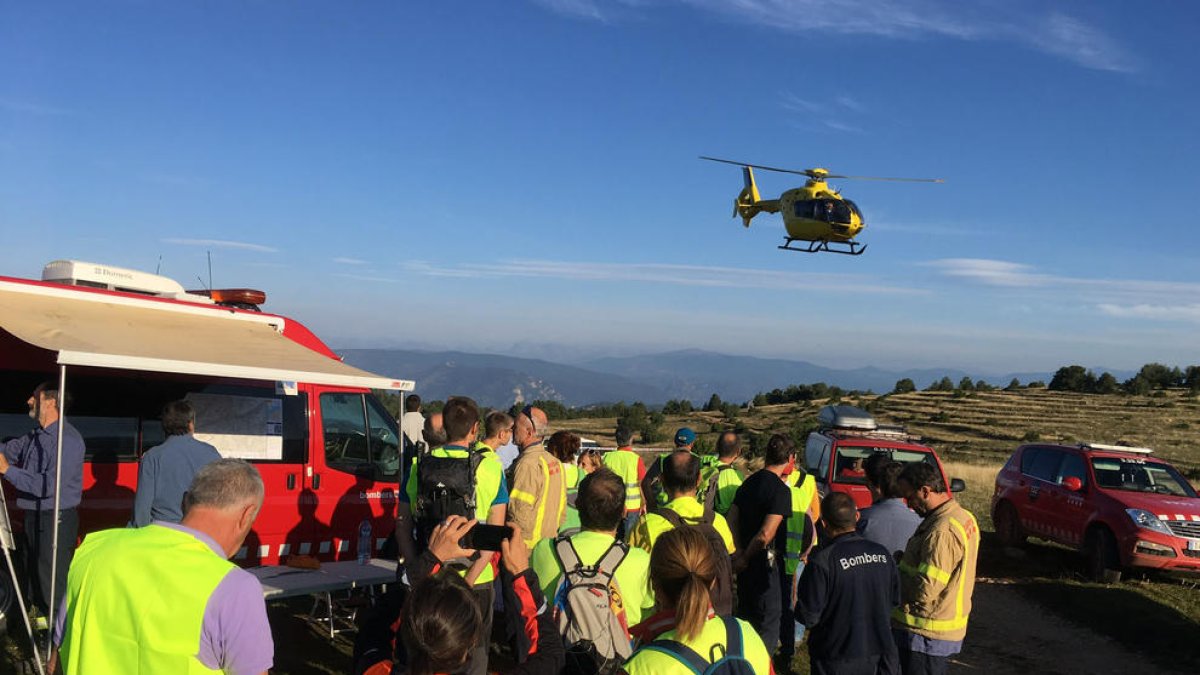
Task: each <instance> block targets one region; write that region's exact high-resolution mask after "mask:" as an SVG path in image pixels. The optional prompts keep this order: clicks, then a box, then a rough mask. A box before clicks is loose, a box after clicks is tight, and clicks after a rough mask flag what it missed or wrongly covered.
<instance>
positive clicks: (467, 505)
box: [415, 448, 483, 545]
mask: <svg viewBox="0 0 1200 675" xmlns="http://www.w3.org/2000/svg"><path fill="white" fill-rule="evenodd" d="M481 461H483V452H481V451H479V450H469V451H467V456H466V457H438V456H437V455H434V454H433V450H431V449H429V448H422V449H421V451H420V454H419V455H418V460H417V466H418V469H417V503H416V504H415V507H416V508H415V511H416V518H415V521H416V528H417V541H418V542H419V543H421V544H422V545H428V544H429V536H430V535H431V534H432V533H433V529H434V528H435V527H437V526H438V524H439V523H441V522H442V521H443V520H445V519H446V518H448V517H449V516H463V517H465V518H467V519H472V518H474V517H475V473H476V469H478V468H479V463H480V462H481Z"/></svg>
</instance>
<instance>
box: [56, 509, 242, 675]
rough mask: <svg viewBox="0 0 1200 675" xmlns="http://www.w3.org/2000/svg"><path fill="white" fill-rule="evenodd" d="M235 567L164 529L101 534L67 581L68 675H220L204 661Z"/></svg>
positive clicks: (80, 554)
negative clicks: (214, 601)
mask: <svg viewBox="0 0 1200 675" xmlns="http://www.w3.org/2000/svg"><path fill="white" fill-rule="evenodd" d="M233 567H234V565H233V563H231V562H229V561H228V560H226V559H224V558H222V557H221V556H220V555H218V554H216V553H214V552H213V550H212V549H211V548H209V546H208V544H206V543H204V542H203V541H200V540H199V539H197V538H196V537H194V536H192V535H191V534H188V533H187V532H181V531H179V530H174V529H171V528H169V527H163V526H161V525H148V526H146V527H141V528H137V529H126V528H121V529H115V530H104V531H101V532H93V533H91V534H89V535H88V536H87V538H86V539H84V541H83V545H82V546H80V547H79V550H78V551H76V552H75V559H74V561H73V562H72V563H71V571H70V572H69V573H68V574H67V598H66V601H67V626H66V630H65V631H64V635H63V643H62V647H61V648H60V649H59V663H60V672H63V673H66V674H67V675H81V674H82V673H123V674H124V673H129V674H137V673H141V674H143V675H149V674H150V673H219V672H220V671H219V670H212V669H210V668H207V667H205V665H204V664H203V663H201V662H200V659H199V658H198V654H199V652H200V631H201V628H202V626H203V623H204V609H205V607H206V606H207V605H208V600H209V596H211V595H212V593H213V591H214V590H216V588H217V585H218V584H220V583H221V580H222V579H224V578H225V576H226V575H227V574H229V572H230V571H231V570H232V569H233Z"/></svg>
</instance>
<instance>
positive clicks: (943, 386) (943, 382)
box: [925, 376, 954, 391]
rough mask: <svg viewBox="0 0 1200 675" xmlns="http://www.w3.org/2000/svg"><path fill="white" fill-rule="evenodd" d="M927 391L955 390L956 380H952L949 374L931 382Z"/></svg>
mask: <svg viewBox="0 0 1200 675" xmlns="http://www.w3.org/2000/svg"><path fill="white" fill-rule="evenodd" d="M925 391H954V382H952V381H951V380H950V377H949V376H946V377H943V378H942V379H940V380H938V381H937V382H933V383H932V384H930V385H929V387H928V388H926V389H925Z"/></svg>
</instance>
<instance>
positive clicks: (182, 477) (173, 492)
mask: <svg viewBox="0 0 1200 675" xmlns="http://www.w3.org/2000/svg"><path fill="white" fill-rule="evenodd" d="M218 459H221V453H219V452H217V449H216V448H214V447H213V446H211V445H209V444H208V443H205V442H204V441H199V440H196V438H195V437H194V436H192V435H191V434H180V435H177V436H171V437H170V438H168V439H167V440H166V441H165V442H163V444H162V445H159V446H155V447H153V448H150V450H149V451H147V452H146V454H144V455H142V461H141V463H140V464H139V465H138V482H137V495H136V496H135V497H134V498H133V520H131V521H130V524H131V525H133V526H134V527H145V526H146V525H149V524H150V523H151V521H155V520H162V521H166V522H169V523H178V522H179V521H181V520H183V505H182V504H183V493H185V492H187V489H188V487H189V486H191V484H192V479H193V478H195V477H196V472H197V471H199V470H200V468H201V467H203V466H204V465H205V464H208V463H209V462H214V461H216V460H218Z"/></svg>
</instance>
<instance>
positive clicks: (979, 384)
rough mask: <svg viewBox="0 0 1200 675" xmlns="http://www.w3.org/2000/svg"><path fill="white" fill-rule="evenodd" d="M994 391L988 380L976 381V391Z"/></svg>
mask: <svg viewBox="0 0 1200 675" xmlns="http://www.w3.org/2000/svg"><path fill="white" fill-rule="evenodd" d="M993 389H995V387H993V386H992V385H990V384H988V383H987V381H986V380H975V391H991V390H993Z"/></svg>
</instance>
